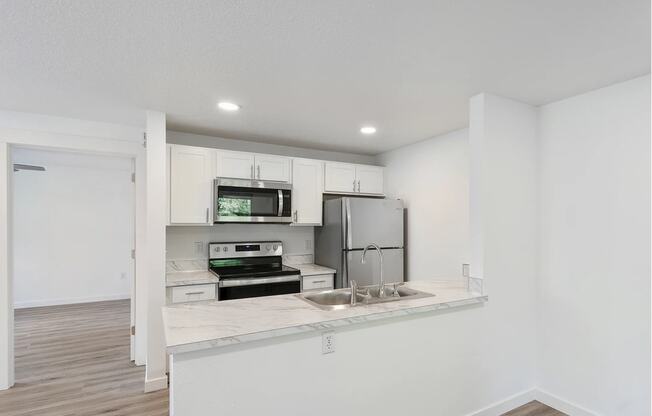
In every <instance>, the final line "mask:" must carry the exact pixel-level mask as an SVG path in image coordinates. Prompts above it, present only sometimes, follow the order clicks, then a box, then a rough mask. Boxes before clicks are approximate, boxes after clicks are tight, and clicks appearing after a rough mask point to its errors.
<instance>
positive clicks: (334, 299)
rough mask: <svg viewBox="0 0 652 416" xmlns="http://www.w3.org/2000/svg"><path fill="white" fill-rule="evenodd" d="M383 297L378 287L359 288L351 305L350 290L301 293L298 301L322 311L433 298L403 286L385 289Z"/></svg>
mask: <svg viewBox="0 0 652 416" xmlns="http://www.w3.org/2000/svg"><path fill="white" fill-rule="evenodd" d="M384 292H385V293H384V294H385V296H384V297H380V296H379V294H380V290H379V288H378V286H368V287H361V288H359V289H358V291H357V293H356V302H355V304H351V289H336V290H327V291H324V292H313V293H301V294H298V295H296V296H297V297H298V298H299V299H302V300H304V301H305V302H308V303H309V304H311V305H313V306H316V307H318V308H320V309H323V310H327V311H330V310H336V309H346V308H351V307H356V306H364V305H373V304H375V303H385V302H395V301H398V300H405V299H420V298H427V297H431V296H435V295H433V294H432V293H426V292H422V291H420V290H416V289H410V288H407V287H404V286H398V287H396V288H394V287H391V286H390V287H385V289H384Z"/></svg>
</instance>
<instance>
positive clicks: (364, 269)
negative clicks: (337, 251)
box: [343, 248, 403, 286]
mask: <svg viewBox="0 0 652 416" xmlns="http://www.w3.org/2000/svg"><path fill="white" fill-rule="evenodd" d="M345 258H346V271H347V273H346V279H347V281H346V282H344V285H343V286H348V285H349V282H350V281H351V280H355V281H356V282H357V283H358V285H359V286H369V285H377V284H378V283H379V282H380V261H379V260H378V252H377V251H376V250H369V251H367V256H366V258H365V264H362V263H361V261H360V260H361V259H362V250H354V251H347V252H346V255H345ZM383 276H384V277H385V283H395V282H402V281H403V249H402V248H393V249H383Z"/></svg>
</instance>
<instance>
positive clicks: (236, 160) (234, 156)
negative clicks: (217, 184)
mask: <svg viewBox="0 0 652 416" xmlns="http://www.w3.org/2000/svg"><path fill="white" fill-rule="evenodd" d="M254 163H255V160H254V155H253V153H246V152H228V151H222V150H219V151H218V152H217V161H216V170H215V176H216V177H219V178H236V179H254V170H255V169H254Z"/></svg>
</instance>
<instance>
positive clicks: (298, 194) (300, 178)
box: [292, 159, 324, 225]
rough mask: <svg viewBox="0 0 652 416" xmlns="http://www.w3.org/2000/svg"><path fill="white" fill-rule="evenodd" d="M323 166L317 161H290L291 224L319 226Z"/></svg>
mask: <svg viewBox="0 0 652 416" xmlns="http://www.w3.org/2000/svg"><path fill="white" fill-rule="evenodd" d="M323 187H324V164H323V162H321V161H319V160H311V159H294V160H293V161H292V224H293V225H321V217H322V193H323Z"/></svg>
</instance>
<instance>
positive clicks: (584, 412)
mask: <svg viewBox="0 0 652 416" xmlns="http://www.w3.org/2000/svg"><path fill="white" fill-rule="evenodd" d="M536 400H538V401H540V402H541V403H543V404H545V405H546V406H550V407H552V408H554V409H557V410H559V411H560V412H564V413H566V414H568V415H569V416H599V415H598V414H597V413H595V412H592V411H590V410H588V409H585V408H583V407H581V406H578V405H576V404H574V403H571V402H569V401H568V400H565V399H562V398H561V397H559V396H555V395H554V394H551V393H548V392H547V391H544V390H541V389H537V391H536Z"/></svg>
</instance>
